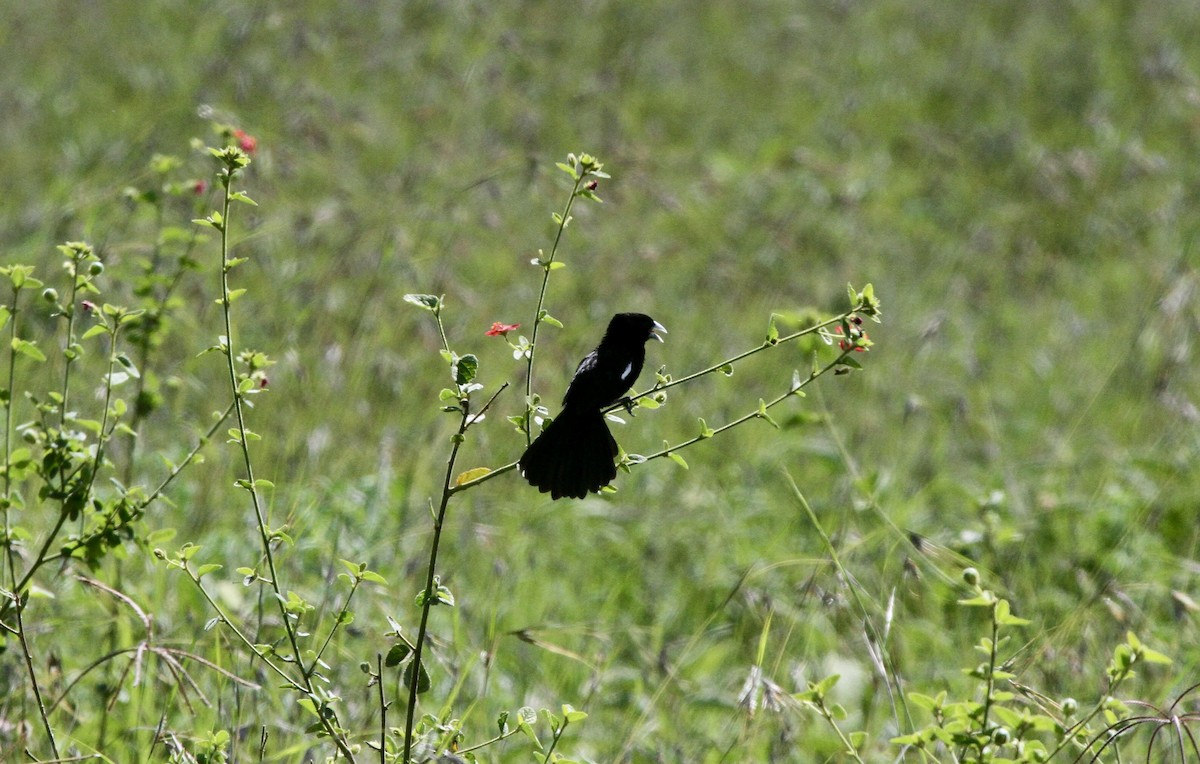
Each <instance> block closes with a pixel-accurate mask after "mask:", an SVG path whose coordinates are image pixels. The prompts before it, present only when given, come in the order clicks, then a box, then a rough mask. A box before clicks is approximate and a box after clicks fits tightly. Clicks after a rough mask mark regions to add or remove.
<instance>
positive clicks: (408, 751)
mask: <svg viewBox="0 0 1200 764" xmlns="http://www.w3.org/2000/svg"><path fill="white" fill-rule="evenodd" d="M493 399H494V396H493ZM469 403H470V399H464V400H463V403H462V417H461V419H460V420H459V423H458V430H457V432H455V434H454V436H453V437H452V438H451V439H450V441H451V446H450V456H449V457H448V458H447V459H446V476H445V479H444V480H443V481H442V499H441V502H440V504H439V505H438V511H437V515H436V516H435V517H434V520H433V541H432V542H431V543H430V548H429V568H428V569H427V570H426V572H425V596H424V597H423V598H422V599H423V602H422V603H421V624H420V626H419V627H418V629H417V641H416V643H415V644H414V645H413V657H412V667H413V670H412V681H410V682H409V688H408V709H407V712H406V714H405V719H404V757H403V758H402V759H401V761H403V762H404V764H409V763H410V762H411V761H412V744H413V722H414V720H415V719H416V713H417V687H418V685H419V679H420V674H421V655H422V652H423V651H424V647H425V636H426V633H427V629H428V626H429V611H430V610H431V609H432V608H433V603H434V576H435V575H436V570H437V557H438V547H439V545H440V543H441V540H442V526H443V524H444V523H445V521H446V507H447V506H449V504H450V497H451V496H452V495H453V492H452V491H451V486H452V481H453V480H454V463H455V461H457V459H458V450H459V448H460V447H461V446H462V442H463V438H464V437H465V434H466V432H467V428H468V427H470V423H471V420H472V417H471V414H470V405H469Z"/></svg>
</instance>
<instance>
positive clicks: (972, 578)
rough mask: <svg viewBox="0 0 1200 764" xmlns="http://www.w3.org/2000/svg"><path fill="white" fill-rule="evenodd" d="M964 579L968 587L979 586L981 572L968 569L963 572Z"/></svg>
mask: <svg viewBox="0 0 1200 764" xmlns="http://www.w3.org/2000/svg"><path fill="white" fill-rule="evenodd" d="M962 579H963V582H964V583H965V584H966V585H967V586H979V571H978V570H975V568H966V569H965V570H963V572H962Z"/></svg>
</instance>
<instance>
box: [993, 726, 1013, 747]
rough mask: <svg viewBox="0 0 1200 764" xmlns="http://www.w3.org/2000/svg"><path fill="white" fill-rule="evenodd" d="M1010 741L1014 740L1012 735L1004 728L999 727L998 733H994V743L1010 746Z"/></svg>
mask: <svg viewBox="0 0 1200 764" xmlns="http://www.w3.org/2000/svg"><path fill="white" fill-rule="evenodd" d="M1010 740H1012V733H1011V732H1009V731H1008V730H1007V729H1006V728H1004V727H997V728H996V731H995V732H993V733H992V742H993V743H995V744H996V745H1008V743H1009V741H1010Z"/></svg>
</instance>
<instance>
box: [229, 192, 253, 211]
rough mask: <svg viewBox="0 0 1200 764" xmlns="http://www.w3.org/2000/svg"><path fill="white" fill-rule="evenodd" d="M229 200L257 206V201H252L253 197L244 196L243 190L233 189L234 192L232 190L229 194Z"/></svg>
mask: <svg viewBox="0 0 1200 764" xmlns="http://www.w3.org/2000/svg"><path fill="white" fill-rule="evenodd" d="M229 200H230V201H232V202H242V203H243V204H249V205H252V206H254V207H257V206H258V202H256V201H254V200H253V199H251V198H250V197H248V196H246V192H245V191H235V192H233V193H232V194H230V195H229Z"/></svg>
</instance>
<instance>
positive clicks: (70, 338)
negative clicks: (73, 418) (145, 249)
mask: <svg viewBox="0 0 1200 764" xmlns="http://www.w3.org/2000/svg"><path fill="white" fill-rule="evenodd" d="M73 259H74V260H75V267H74V268H73V269H72V270H73V272H72V273H71V295H70V298H69V299H68V301H67V303H66V305H67V310H66V314H67V347H66V348H65V349H66V350H68V351H71V352H69V353H65V354H64V359H65V362H64V364H63V383H62V393H61V395H62V403H60V404H59V409H58V426H59V427H60V428H62V427H66V425H67V407H68V404H69V403H70V395H71V367H72V366H73V365H74V363H75V353H74V351H72V350H71V347H72V346H73V345H74V344H75V298H76V297H77V296H78V294H79V264H80V258H79V257H78V256H76V257H75V258H73ZM9 389H10V390H11V389H12V388H9Z"/></svg>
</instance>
